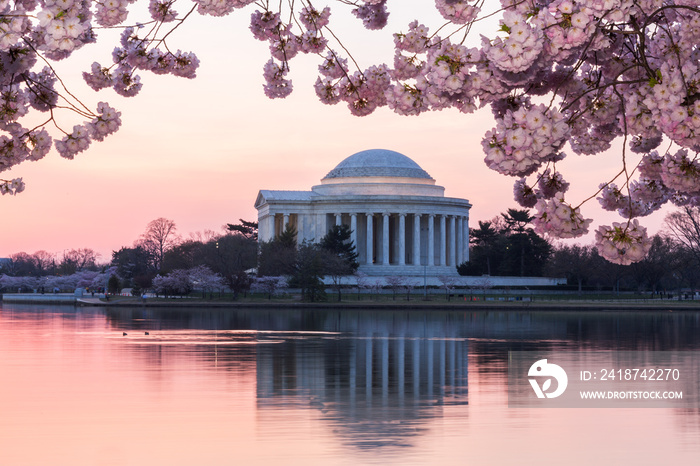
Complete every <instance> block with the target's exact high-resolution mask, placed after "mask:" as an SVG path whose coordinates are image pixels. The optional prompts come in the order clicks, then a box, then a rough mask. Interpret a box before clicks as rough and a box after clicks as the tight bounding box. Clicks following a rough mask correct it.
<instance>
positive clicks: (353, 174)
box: [323, 149, 432, 180]
mask: <svg viewBox="0 0 700 466" xmlns="http://www.w3.org/2000/svg"><path fill="white" fill-rule="evenodd" d="M369 176H377V177H397V178H422V179H426V180H432V177H431V176H430V175H428V173H427V172H426V171H425V170H423V169H422V168H421V167H420V165H418V164H417V163H416V162H414V161H413V160H411V159H410V158H408V157H406V156H405V155H403V154H400V153H398V152H394V151H392V150H386V149H370V150H364V151H362V152H358V153H356V154H353V155H351V156H350V157H348V158H346V159H345V160H343V161H342V162H340V163H339V164H338V165H337V166H336V167H335V168H334V169H333V170H331V171H330V172H328V174H327V175H326V176H325V178H323V179H324V180H327V179H329V178H357V177H369Z"/></svg>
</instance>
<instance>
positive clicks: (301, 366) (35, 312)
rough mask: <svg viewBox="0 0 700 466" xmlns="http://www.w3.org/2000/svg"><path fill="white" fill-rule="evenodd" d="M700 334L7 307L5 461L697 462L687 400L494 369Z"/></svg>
mask: <svg viewBox="0 0 700 466" xmlns="http://www.w3.org/2000/svg"><path fill="white" fill-rule="evenodd" d="M124 332H126V333H127V335H123V333H124ZM145 332H149V334H148V335H146V334H145ZM698 349H700V313H698V312H658V313H657V312H643V313H616V312H575V311H566V312H537V311H530V312H519V311H508V312H482V311H479V312H436V311H425V312H423V311H337V310H328V311H320V310H319V311H302V310H289V309H283V310H274V311H272V310H239V311H233V310H210V309H200V310H192V311H189V310H188V311H182V310H167V309H162V310H155V309H115V310H112V309H108V310H104V309H98V308H78V309H74V308H71V307H54V306H31V305H3V306H2V308H0V464H2V465H13V466H14V465H20V466H25V465H112V464H114V465H234V464H235V465H238V464H285V465H296V464H299V465H302V464H303V465H315V464H323V465H335V464H340V465H345V464H347V465H357V464H401V465H410V464H460V465H462V464H470V465H482V464H483V465H491V464H496V465H497V464H521V465H529V464H532V465H535V464H537V465H542V464H546V463H551V464H573V465H589V464H639V465H645V464H649V465H652V464H653V465H658V464H670V463H674V464H681V465H684V464H697V461H698V458H699V457H700V409H697V407H689V408H686V409H678V408H676V409H668V408H662V409H629V408H628V409H513V408H508V406H507V385H506V383H507V362H508V359H507V358H508V351H509V350H518V351H523V350H568V351H572V350H573V351H578V350H580V351H589V350H698ZM552 462H553V463H552Z"/></svg>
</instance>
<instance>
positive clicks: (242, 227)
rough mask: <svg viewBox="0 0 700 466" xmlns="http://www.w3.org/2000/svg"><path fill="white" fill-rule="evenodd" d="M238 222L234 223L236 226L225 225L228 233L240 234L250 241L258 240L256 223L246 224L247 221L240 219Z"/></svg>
mask: <svg viewBox="0 0 700 466" xmlns="http://www.w3.org/2000/svg"><path fill="white" fill-rule="evenodd" d="M238 221H239V222H240V223H236V224H231V223H227V224H226V227H227V228H228V231H231V232H237V233H240V234H241V235H243V236H245V237H246V238H250V239H253V240H255V241H257V240H258V222H247V221H245V220H243V219H242V218H239V219H238Z"/></svg>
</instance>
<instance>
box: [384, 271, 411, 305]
mask: <svg viewBox="0 0 700 466" xmlns="http://www.w3.org/2000/svg"><path fill="white" fill-rule="evenodd" d="M384 280H386V284H387V285H389V288H391V292H392V300H393V301H396V292H397V291H399V289H400V288H403V287H404V286H406V277H401V276H398V275H391V276H388V277H386V278H385V279H384Z"/></svg>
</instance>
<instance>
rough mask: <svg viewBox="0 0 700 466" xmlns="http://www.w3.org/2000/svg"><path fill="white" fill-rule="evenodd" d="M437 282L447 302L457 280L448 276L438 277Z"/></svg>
mask: <svg viewBox="0 0 700 466" xmlns="http://www.w3.org/2000/svg"><path fill="white" fill-rule="evenodd" d="M438 280H440V284H441V285H442V287H443V288H444V289H445V297H446V298H447V300H448V301H449V300H450V295H451V294H452V291H454V289H455V287H456V286H457V279H456V278H454V277H451V276H449V275H440V276H438Z"/></svg>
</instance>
